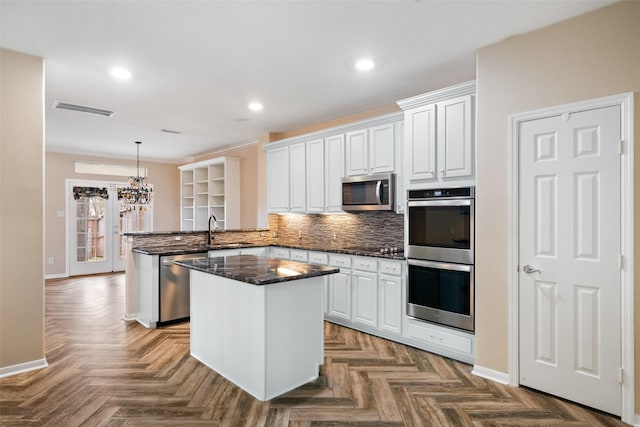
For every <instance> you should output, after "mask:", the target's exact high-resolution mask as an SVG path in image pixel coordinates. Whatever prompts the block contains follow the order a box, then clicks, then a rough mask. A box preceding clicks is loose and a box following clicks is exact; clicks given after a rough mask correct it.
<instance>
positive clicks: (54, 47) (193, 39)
mask: <svg viewBox="0 0 640 427" xmlns="http://www.w3.org/2000/svg"><path fill="white" fill-rule="evenodd" d="M612 2H613V1H610V0H606V1H590V0H581V1H577V0H574V1H566V0H556V1H549V0H546V1H506V0H502V1H483V0H469V1H463V0H460V1H444V0H441V1H427V0H423V1H408V0H404V1H403V0H396V1H366V0H361V1H280V2H275V1H184V0H183V1H177V0H176V1H166V0H165V1H156V2H151V1H114V0H93V1H55V0H49V1H25V0H20V1H5V0H1V2H0V14H1V21H0V25H1V26H0V43H1V45H2V47H5V48H9V49H14V50H17V51H21V52H26V53H30V54H34V55H38V56H41V57H43V58H45V84H46V89H45V97H46V101H45V114H46V148H47V150H51V151H62V152H72V153H78V154H94V155H99V156H106V157H122V158H131V157H135V145H134V144H133V141H135V140H141V141H143V144H142V146H141V158H143V159H147V160H159V161H166V162H182V161H185V160H188V159H189V156H192V155H195V154H198V153H203V152H207V151H211V150H214V149H216V148H219V147H224V146H229V145H237V144H243V143H247V142H251V141H253V140H255V139H256V138H257V137H258V136H260V135H263V134H265V133H267V132H279V131H286V130H291V129H296V128H300V127H303V126H307V125H310V124H314V123H318V122H323V121H326V120H331V119H334V118H338V117H342V116H346V115H350V114H354V113H358V112H361V111H365V110H369V109H372V108H375V107H379V106H383V105H388V104H392V103H393V102H395V101H396V100H398V99H402V98H405V97H409V96H413V95H417V94H420V93H424V92H427V91H430V90H433V89H438V88H441V87H445V86H448V85H451V84H455V83H459V82H462V81H466V80H471V79H473V78H475V52H476V50H477V49H478V48H480V47H482V46H486V45H488V44H491V43H495V42H498V41H500V40H503V39H505V38H507V37H509V36H512V35H515V34H519V33H524V32H528V31H531V30H533V29H536V28H540V27H544V26H546V25H549V24H551V23H554V22H558V21H562V20H564V19H567V18H569V17H572V16H576V15H579V14H582V13H585V12H587V11H590V10H593V9H596V8H598V7H602V6H604V5H606V4H609V3H612ZM363 56H369V57H371V58H373V60H374V61H375V62H376V64H377V67H376V69H374V70H373V71H370V72H368V73H362V72H358V71H356V70H355V69H354V67H353V64H354V62H355V60H356V59H357V58H360V57H363ZM114 66H124V67H126V68H128V69H130V70H131V72H132V73H133V78H132V79H131V80H129V81H117V80H115V79H114V78H112V77H111V76H110V74H109V70H110V69H111V68H112V67H114ZM252 100H260V101H262V102H263V103H264V111H262V112H260V113H252V112H251V111H249V110H248V108H247V104H248V103H249V102H250V101H252ZM55 101H66V102H71V103H77V104H83V105H88V106H92V107H99V108H105V109H110V110H115V111H116V114H115V115H114V116H113V117H111V118H105V117H100V116H94V115H90V114H86V113H79V112H71V111H64V110H57V109H54V108H52V105H53V103H54V102H55ZM246 119H248V120H246ZM163 128H164V129H172V130H179V131H181V132H182V134H180V135H172V134H168V133H164V132H161V131H160V129H163Z"/></svg>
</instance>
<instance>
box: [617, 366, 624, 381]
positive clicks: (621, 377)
mask: <svg viewBox="0 0 640 427" xmlns="http://www.w3.org/2000/svg"><path fill="white" fill-rule="evenodd" d="M618 382H619V383H620V384H622V383H623V382H624V369H623V368H620V370H619V371H618Z"/></svg>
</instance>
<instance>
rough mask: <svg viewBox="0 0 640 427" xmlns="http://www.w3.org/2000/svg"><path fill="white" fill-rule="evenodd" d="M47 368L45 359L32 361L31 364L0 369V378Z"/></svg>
mask: <svg viewBox="0 0 640 427" xmlns="http://www.w3.org/2000/svg"><path fill="white" fill-rule="evenodd" d="M47 366H49V364H48V363H47V359H39V360H32V361H31V362H24V363H18V364H17V365H11V366H6V367H4V368H0V378H4V377H10V376H11V375H17V374H22V373H23V372H29V371H34V370H36V369H42V368H46V367H47Z"/></svg>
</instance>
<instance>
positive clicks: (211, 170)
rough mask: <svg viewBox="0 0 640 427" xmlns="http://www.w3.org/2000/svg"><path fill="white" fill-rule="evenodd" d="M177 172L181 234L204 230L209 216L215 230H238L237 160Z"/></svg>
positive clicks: (215, 161) (191, 166) (219, 160)
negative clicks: (212, 219) (215, 224)
mask: <svg viewBox="0 0 640 427" xmlns="http://www.w3.org/2000/svg"><path fill="white" fill-rule="evenodd" d="M179 169H180V228H181V229H182V230H184V231H193V230H207V229H208V227H209V224H208V220H209V216H210V215H215V217H216V219H217V224H218V227H219V228H223V229H234V228H240V160H239V159H237V158H235V157H219V158H216V159H212V160H207V161H204V162H199V163H193V164H189V165H184V166H180V167H179Z"/></svg>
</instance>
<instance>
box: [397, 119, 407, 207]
mask: <svg viewBox="0 0 640 427" xmlns="http://www.w3.org/2000/svg"><path fill="white" fill-rule="evenodd" d="M394 131H395V134H396V136H395V141H396V143H395V146H396V149H395V152H396V213H399V214H400V213H404V211H405V205H406V203H407V193H406V191H405V189H404V188H405V185H404V171H403V170H402V158H403V155H402V154H403V153H402V143H401V141H404V122H396V123H394Z"/></svg>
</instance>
